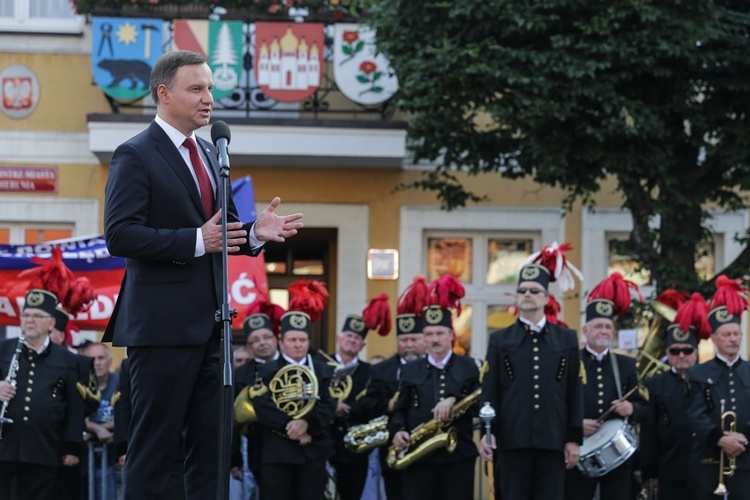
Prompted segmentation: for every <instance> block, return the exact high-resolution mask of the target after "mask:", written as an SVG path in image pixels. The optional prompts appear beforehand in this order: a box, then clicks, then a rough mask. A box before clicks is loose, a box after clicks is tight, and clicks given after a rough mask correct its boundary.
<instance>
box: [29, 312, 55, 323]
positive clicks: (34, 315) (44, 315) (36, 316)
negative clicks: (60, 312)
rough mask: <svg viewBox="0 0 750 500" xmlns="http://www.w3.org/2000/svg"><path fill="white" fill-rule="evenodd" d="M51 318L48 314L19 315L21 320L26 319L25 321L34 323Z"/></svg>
mask: <svg viewBox="0 0 750 500" xmlns="http://www.w3.org/2000/svg"><path fill="white" fill-rule="evenodd" d="M51 317H52V316H50V315H48V314H28V313H23V314H21V319H27V320H28V319H33V320H34V321H37V320H40V319H49V318H51Z"/></svg>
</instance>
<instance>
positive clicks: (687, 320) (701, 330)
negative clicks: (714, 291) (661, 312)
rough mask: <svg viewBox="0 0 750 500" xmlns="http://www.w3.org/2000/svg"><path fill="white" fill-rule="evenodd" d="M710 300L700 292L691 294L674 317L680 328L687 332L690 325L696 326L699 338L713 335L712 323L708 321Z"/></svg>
mask: <svg viewBox="0 0 750 500" xmlns="http://www.w3.org/2000/svg"><path fill="white" fill-rule="evenodd" d="M708 310H709V309H708V302H706V299H704V298H703V296H702V295H701V294H699V293H694V294H693V295H691V296H690V300H688V301H687V302H685V303H684V304H683V305H682V307H680V309H679V310H678V311H677V316H675V318H674V323H676V324H677V325H678V326H679V327H680V330H682V331H683V332H687V331H688V330H690V327H691V326H692V327H694V328H695V330H696V332H697V333H698V339H699V340H702V339H707V338H709V337H710V336H711V325H710V324H709V322H708Z"/></svg>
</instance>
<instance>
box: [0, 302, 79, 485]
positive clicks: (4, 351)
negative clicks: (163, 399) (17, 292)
mask: <svg viewBox="0 0 750 500" xmlns="http://www.w3.org/2000/svg"><path fill="white" fill-rule="evenodd" d="M35 294H37V295H35ZM56 302H57V299H56V297H55V296H54V295H53V294H51V293H49V292H46V291H34V290H32V291H31V292H29V293H28V294H27V299H26V307H25V309H24V311H23V312H24V314H25V315H27V316H28V318H29V319H23V320H22V328H23V329H24V330H27V329H28V330H29V331H27V332H26V339H27V341H31V340H33V345H35V348H34V349H32V348H30V347H29V346H28V345H27V344H22V345H21V351H20V355H19V357H18V370H17V375H16V379H15V381H16V394H15V396H14V397H13V398H12V399H11V400H10V402H9V403H8V406H7V411H6V414H5V417H7V418H10V419H12V421H13V423H4V424H3V429H2V432H3V434H2V440H0V491H6V492H7V491H10V489H5V488H6V486H7V487H8V488H9V485H10V484H11V483H13V482H15V481H18V482H19V484H20V485H21V486H20V487H19V488H20V489H19V490H17V491H19V496H20V498H23V499H24V500H26V499H34V498H56V496H49V495H50V494H52V495H54V493H53V492H54V485H55V481H56V479H57V472H58V469H59V468H60V467H62V466H63V462H64V459H67V460H68V461H70V460H71V458H70V457H80V455H81V448H82V445H83V431H84V402H83V398H81V395H80V393H79V391H78V388H77V387H76V382H78V378H79V376H78V362H77V360H76V355H74V354H72V353H70V352H69V351H68V350H67V349H65V348H64V347H61V346H59V345H56V344H54V343H52V342H51V341H50V339H49V329H51V325H52V321H54V320H51V319H50V318H52V317H53V315H54V308H55V305H56ZM30 304H33V307H28V306H29V305H30ZM22 316H23V315H22ZM35 329H36V331H35ZM45 330H46V331H45ZM18 345H19V341H18V340H17V339H7V340H2V341H0V377H1V378H3V379H4V378H5V377H6V376H7V374H8V371H9V369H10V365H11V361H12V359H13V355H14V353H15V351H16V348H17V346H18ZM37 351H38V352H37ZM76 462H77V458H76ZM68 465H74V464H73V463H72V462H69V463H68Z"/></svg>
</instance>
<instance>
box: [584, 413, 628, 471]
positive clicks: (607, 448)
mask: <svg viewBox="0 0 750 500" xmlns="http://www.w3.org/2000/svg"><path fill="white" fill-rule="evenodd" d="M636 448H638V436H636V434H635V430H634V429H633V427H631V426H630V424H628V423H627V422H626V421H625V420H622V419H620V418H615V419H612V420H607V421H606V422H604V423H603V424H602V426H601V427H599V430H598V431H596V433H594V434H592V435H590V436H587V437H585V438H583V444H582V445H581V458H580V460H579V461H578V468H579V469H580V470H581V472H582V473H583V475H584V476H588V477H600V476H603V475H604V474H606V473H608V472H609V471H611V470H614V469H616V468H617V467H619V466H620V465H622V464H623V463H624V462H625V461H626V460H627V459H628V458H630V456H631V455H632V454H633V453H635V450H636Z"/></svg>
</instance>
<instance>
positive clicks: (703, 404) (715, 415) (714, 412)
mask: <svg viewBox="0 0 750 500" xmlns="http://www.w3.org/2000/svg"><path fill="white" fill-rule="evenodd" d="M747 297H748V294H747V290H745V289H744V287H743V285H742V284H741V283H740V282H739V281H737V280H732V279H729V278H727V277H726V276H723V275H722V276H719V277H718V278H717V279H716V293H715V294H714V296H713V298H712V299H711V311H710V312H709V315H708V321H709V323H710V325H711V331H712V332H713V333H712V334H711V339H712V340H713V342H714V345H715V346H716V357H714V359H712V360H710V361H706V362H705V363H701V364H699V365H697V366H694V367H692V368H690V369H689V370H688V376H689V378H690V383H691V385H692V388H693V393H694V397H693V399H692V402H691V404H690V408H689V410H688V415H689V418H690V424H691V427H692V429H693V449H692V453H691V455H690V474H689V477H690V488H689V490H690V498H691V499H694V500H698V499H700V500H706V499H709V498H717V496H716V495H715V494H714V490H715V489H717V485H718V484H719V483H723V484H724V486H725V487H726V491H727V493H728V494H729V495H730V497H731V498H735V497H736V498H746V497H747V495H748V494H749V492H750V453H747V448H748V437H750V364H748V362H747V361H745V360H743V359H742V358H740V348H741V345H742V328H741V326H740V323H741V321H742V313H743V312H744V311H745V309H746V308H747ZM722 403H723V404H722ZM722 406H724V408H722ZM722 411H724V412H733V413H734V415H731V414H729V413H727V414H726V415H725V417H727V418H724V419H722ZM722 420H724V422H722ZM731 421H734V429H730V423H731ZM722 455H723V462H724V464H723V465H724V467H725V468H728V467H729V466H730V465H731V464H730V462H735V465H736V470H735V471H734V473H733V474H732V475H731V476H725V475H724V474H722V473H721V472H720V470H719V465H720V464H719V462H720V461H722V458H721V457H722Z"/></svg>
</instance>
